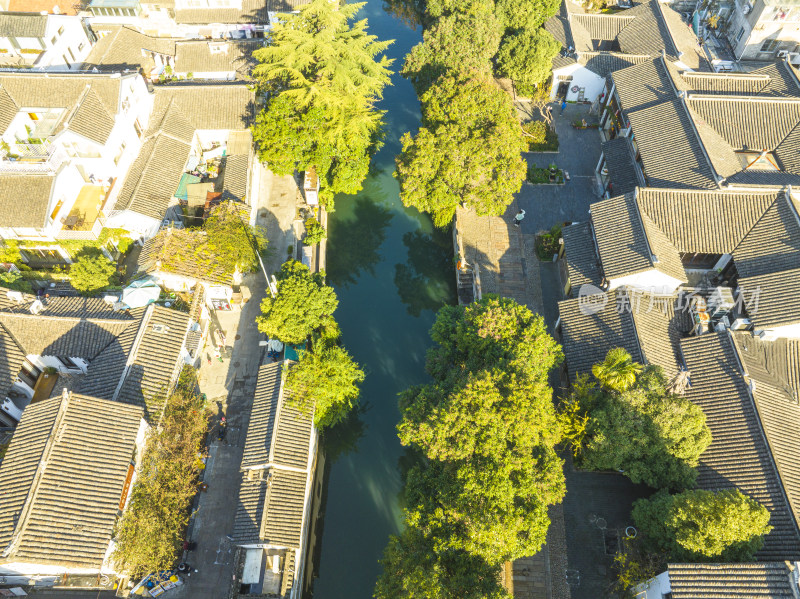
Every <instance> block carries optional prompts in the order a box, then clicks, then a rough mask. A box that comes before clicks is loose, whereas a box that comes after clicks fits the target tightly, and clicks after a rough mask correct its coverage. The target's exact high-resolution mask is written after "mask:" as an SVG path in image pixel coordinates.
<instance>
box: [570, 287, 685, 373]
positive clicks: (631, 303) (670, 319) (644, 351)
mask: <svg viewBox="0 0 800 599" xmlns="http://www.w3.org/2000/svg"><path fill="white" fill-rule="evenodd" d="M606 295H607V298H608V300H607V303H606V306H605V308H604V309H603V310H601V311H600V312H597V313H595V314H591V313H587V312H586V311H584V310H581V301H580V298H578V299H571V300H565V301H562V302H559V304H558V310H559V317H560V319H561V342H562V345H563V347H564V355H565V357H566V361H567V366H568V369H569V373H570V378H572V379H573V380H574V378H575V377H576V376H577V375H578V374H582V373H587V374H589V373H591V371H592V366H593V365H594V364H596V363H598V362H602V361H603V359H604V358H605V357H606V354H607V353H608V351H609V350H611V349H613V348H615V347H623V348H625V350H626V351H627V352H628V353H630V354H631V356H632V357H633V359H634V360H635V361H636V362H640V363H643V364H652V365H655V366H661V367H662V368H663V369H664V373H665V374H666V376H667V378H672V377H674V376H675V375H676V374H677V373H678V371H679V370H680V362H681V360H680V357H679V353H678V344H679V341H680V339H681V338H682V337H684V336H685V335H686V334H687V332H688V331H689V330H691V328H692V322H691V316H690V315H689V314H688V313H687V312H685V311H683V310H680V309H678V307H679V306H680V303H679V302H680V300H679V298H678V297H676V296H659V295H651V294H649V293H643V292H641V291H638V290H635V289H625V288H620V289H617V290H615V291H613V292H609V293H608V294H606Z"/></svg>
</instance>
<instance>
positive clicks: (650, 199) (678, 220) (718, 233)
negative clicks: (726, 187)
mask: <svg viewBox="0 0 800 599" xmlns="http://www.w3.org/2000/svg"><path fill="white" fill-rule="evenodd" d="M779 195H782V192H776V191H769V192H767V191H765V192H763V193H757V192H752V191H748V192H744V191H735V190H731V191H704V190H680V189H658V188H652V187H649V188H645V189H640V190H639V195H638V196H637V197H636V200H637V202H638V204H639V209H640V210H641V211H642V212H644V213H646V214H647V215H648V216H649V217H650V218H651V219H652V221H653V222H654V223H656V224H657V225H658V227H659V228H660V229H661V230H662V231H663V232H664V234H665V235H667V237H668V238H669V239H670V241H671V242H672V243H673V244H674V245H675V247H676V248H677V249H678V251H680V252H686V253H692V252H698V253H707V254H729V253H731V252H732V251H733V249H734V248H735V247H736V246H737V245H738V244H739V243H740V242H741V241H742V239H744V237H745V235H746V234H747V233H748V232H749V231H750V229H752V227H753V225H754V224H755V223H756V222H757V221H758V220H759V219H760V218H761V216H762V215H763V214H764V211H765V210H766V209H767V208H768V207H769V206H770V205H771V204H772V203H773V202H774V201H775V199H776V198H777V197H778V196H779Z"/></svg>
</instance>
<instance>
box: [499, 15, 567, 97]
mask: <svg viewBox="0 0 800 599" xmlns="http://www.w3.org/2000/svg"><path fill="white" fill-rule="evenodd" d="M560 50H561V44H560V43H559V42H557V41H556V40H555V38H554V37H553V36H552V35H550V33H549V32H547V31H545V30H544V29H542V28H541V27H536V28H534V27H526V28H524V29H521V30H519V31H515V32H513V33H511V34H509V35H506V36H505V37H504V38H503V42H502V44H501V45H500V51H499V52H498V54H497V67H498V71H499V73H500V74H501V75H502V76H504V77H508V78H510V79H513V80H514V82H515V83H517V84H518V86H520V87H522V88H523V89H525V90H526V91H525V94H526V95H527V94H529V93H530V91H529V90H531V89H533V88H534V87H536V86H539V85H541V84H543V83H545V82H546V81H547V80H548V79H549V78H550V76H551V75H552V68H553V64H552V63H553V58H555V57H556V55H557V54H558V53H559V51H560Z"/></svg>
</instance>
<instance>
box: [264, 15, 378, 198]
mask: <svg viewBox="0 0 800 599" xmlns="http://www.w3.org/2000/svg"><path fill="white" fill-rule="evenodd" d="M362 6H364V3H356V4H346V3H344V2H341V1H340V0H334V1H331V0H313V1H312V2H311V3H310V4H308V5H306V6H304V7H303V8H301V9H300V12H299V13H297V14H292V15H286V16H284V17H283V20H282V21H281V23H279V24H277V25H275V26H274V27H273V29H272V30H271V31H270V40H271V43H270V45H268V46H266V47H264V48H260V49H259V50H256V51H255V52H254V57H255V58H256V59H257V60H258V61H259V64H258V65H256V67H255V68H254V69H253V76H254V77H255V79H256V80H257V82H258V84H259V87H260V88H261V90H262V91H264V92H266V93H267V96H268V100H267V106H266V108H265V109H264V110H263V111H262V112H261V114H259V115H258V118H257V119H256V124H255V126H254V127H253V137H254V140H255V143H256V147H257V148H258V152H259V157H260V158H261V160H263V161H265V162H267V163H268V164H269V165H270V168H272V170H273V171H274V172H276V173H277V174H281V175H283V174H289V173H291V172H292V171H293V170H294V168H298V169H301V170H305V169H307V168H310V167H315V168H316V171H317V174H318V175H319V176H320V178H321V181H322V183H323V187H324V188H323V190H322V191H321V196H322V198H323V200H325V201H327V202H330V201H331V200H332V198H333V194H334V193H337V192H345V193H354V192H356V191H358V190H359V189H360V188H361V182H362V181H363V179H364V177H366V174H367V167H368V165H369V157H370V156H371V154H372V153H374V152H375V151H376V150H377V149H378V148H379V147H380V140H381V137H382V126H383V112H381V111H379V110H376V109H375V102H376V101H377V100H378V99H380V98H381V94H382V91H383V87H384V86H385V85H387V84H388V83H389V77H390V75H391V71H390V70H389V67H390V66H391V63H392V60H391V59H389V58H388V57H386V56H385V55H383V52H384V51H385V50H386V48H387V47H388V46H389V45H390V44H391V42H390V41H383V42H381V41H378V40H377V38H376V37H375V36H374V35H369V34H368V33H367V32H366V27H367V22H366V20H360V21H356V22H354V23H352V26H351V24H350V21H352V20H353V18H354V17H355V15H356V13H357V12H358V11H359V10H360V9H361V7H362Z"/></svg>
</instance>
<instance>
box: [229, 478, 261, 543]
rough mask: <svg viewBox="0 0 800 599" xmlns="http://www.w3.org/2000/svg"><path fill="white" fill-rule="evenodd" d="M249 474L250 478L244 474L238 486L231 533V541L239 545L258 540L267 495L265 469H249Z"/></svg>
mask: <svg viewBox="0 0 800 599" xmlns="http://www.w3.org/2000/svg"><path fill="white" fill-rule="evenodd" d="M250 476H251V477H252V480H248V478H247V476H244V477H243V479H242V483H241V485H240V486H239V499H238V503H237V505H236V516H235V518H234V520H233V532H232V533H231V536H232V537H233V541H234V542H235V543H238V544H240V545H244V544H249V543H258V542H260V536H261V521H262V519H263V517H264V504H265V501H266V497H267V480H266V471H263V470H261V471H257V472H256V471H251V474H250ZM262 477H263V478H262Z"/></svg>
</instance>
